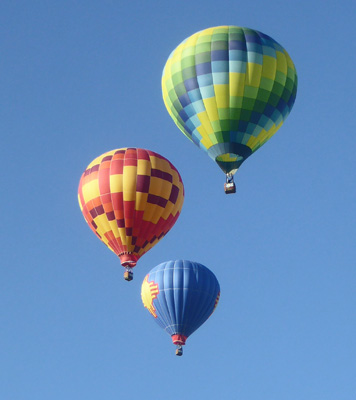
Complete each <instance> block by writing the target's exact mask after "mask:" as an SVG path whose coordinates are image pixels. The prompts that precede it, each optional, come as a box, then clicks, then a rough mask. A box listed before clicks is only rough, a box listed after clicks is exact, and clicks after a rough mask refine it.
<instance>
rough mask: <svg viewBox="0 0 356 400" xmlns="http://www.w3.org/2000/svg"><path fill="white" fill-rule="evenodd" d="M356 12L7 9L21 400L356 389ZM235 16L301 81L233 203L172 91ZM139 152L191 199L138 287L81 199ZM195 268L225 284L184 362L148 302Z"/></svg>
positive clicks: (215, 7)
mask: <svg viewBox="0 0 356 400" xmlns="http://www.w3.org/2000/svg"><path fill="white" fill-rule="evenodd" d="M355 14H356V6H355V5H354V2H353V1H351V0H350V1H345V0H341V1H326V2H325V1H317V0H310V1H306V0H303V1H287V0H285V1H282V0H271V1H268V2H267V1H262V0H257V1H236V0H234V1H225V0H222V1H211V0H205V1H202V0H199V1H194V0H180V1H175V2H173V1H163V0H162V1H153V0H152V1H143V0H140V1H138V0H128V1H84V0H82V1H16V0H11V1H10V0H3V1H2V2H1V5H0V50H1V51H0V54H1V55H0V80H1V90H0V102H1V108H0V127H1V146H0V152H1V161H2V173H1V186H0V187H1V189H2V196H1V200H0V201H1V210H2V213H1V225H2V229H1V236H2V239H1V264H0V265H1V279H0V398H1V399H3V400H57V399H58V400H63V399H66V400H72V399H73V400H78V399H86V400H97V399H100V400H101V399H105V400H111V399H115V400H116V399H127V400H136V399H137V400H138V399H148V400H151V399H152V400H153V399H154V400H163V399H164V400H166V399H169V400H175V399H181V398H184V399H185V400H192V399H207V400H210V399H215V398H219V399H243V400H262V399H266V400H286V399H288V400H304V399H307V400H319V399H320V400H354V399H355V398H356V379H355V376H356V314H355V305H356V293H355V287H356V262H355V258H356V257H355V256H356V212H355V204H356V172H355V171H356V168H355V166H356V162H355V150H356V136H355V126H356V117H355V109H356V101H355V88H356V79H355V76H356V75H355V51H356V48H355V35H356V29H355ZM216 25H238V26H244V27H250V28H254V29H257V30H260V31H262V32H264V33H266V34H268V35H270V36H272V37H273V38H274V39H275V40H277V41H278V42H280V43H281V44H282V45H283V46H284V47H285V48H286V49H287V51H288V52H289V54H290V55H291V57H292V59H293V61H294V63H295V65H296V68H297V71H298V76H299V87H298V94H297V99H296V103H295V106H294V109H293V110H292V112H291V114H290V116H289V117H288V119H287V121H286V122H285V124H284V126H283V127H282V129H281V130H280V131H279V132H277V134H276V135H275V136H274V137H273V138H272V139H271V140H270V141H269V142H268V143H267V144H266V145H265V146H264V147H263V148H261V149H260V150H258V152H256V153H255V154H254V155H253V156H252V157H251V158H250V159H249V160H248V161H246V163H245V164H244V165H243V166H242V167H241V169H240V171H239V172H238V174H237V176H236V182H237V193H236V195H231V196H226V195H225V194H224V192H223V188H222V186H223V182H224V175H223V174H222V173H221V171H220V170H219V168H218V167H217V166H216V165H215V164H214V163H213V162H212V161H211V160H210V159H209V158H208V157H207V156H206V155H205V154H203V153H202V152H201V151H199V149H198V148H197V147H195V146H194V145H193V144H192V143H190V142H189V141H188V140H187V139H186V138H185V137H184V136H183V134H182V133H181V132H180V131H179V130H178V128H177V127H176V126H175V125H174V123H173V122H172V120H171V119H170V117H169V115H168V113H167V112H166V110H165V107H164V104H163V101H162V97H161V86H160V78H161V73H162V69H163V66H164V64H165V62H166V59H167V57H168V55H169V53H170V52H171V51H172V50H173V49H174V48H175V47H176V46H177V45H178V44H179V43H180V42H181V41H182V40H183V39H184V38H186V37H187V36H189V35H191V34H193V33H195V32H196V31H198V30H201V29H204V28H207V27H210V26H216ZM127 146H133V147H143V148H148V149H150V150H153V151H156V152H158V153H160V154H162V155H164V156H165V157H167V158H168V159H170V160H171V161H172V163H173V164H174V165H175V166H176V167H177V169H178V170H179V171H180V173H181V175H182V178H183V181H184V184H185V189H186V198H185V204H184V206H183V211H182V215H181V217H180V218H179V220H178V222H177V223H176V225H175V227H174V228H173V229H172V231H171V232H170V233H169V234H168V235H167V236H166V237H165V238H164V239H163V240H162V241H161V242H160V243H159V244H158V245H157V246H156V247H155V248H154V249H152V250H151V251H150V252H149V253H147V254H146V255H144V256H143V257H142V259H141V260H140V262H139V264H138V266H137V267H136V269H135V279H134V281H132V282H130V283H127V282H125V281H123V279H122V273H123V269H122V267H121V266H120V264H119V261H118V259H117V258H116V256H115V255H114V254H113V253H112V252H110V251H109V250H108V249H107V248H106V247H105V246H104V245H103V244H102V243H100V242H99V240H98V239H97V238H96V237H95V236H94V235H93V233H92V232H91V231H90V230H89V228H88V226H87V225H86V223H85V221H84V219H83V217H82V215H81V212H80V210H79V207H78V203H77V198H76V197H77V186H78V182H79V178H80V176H81V174H82V171H83V170H84V168H85V167H86V166H87V165H88V164H89V162H91V161H92V159H94V158H95V157H96V156H98V155H100V154H102V153H104V152H105V151H108V150H111V149H115V148H119V147H127ZM179 258H185V259H190V260H194V261H198V262H200V263H202V264H205V265H206V266H207V267H208V268H210V269H211V270H213V271H214V273H215V274H216V276H217V278H218V279H219V282H220V286H221V300H220V304H219V306H218V308H217V309H216V312H215V313H214V314H213V316H212V317H211V318H210V319H209V320H208V321H207V322H206V324H205V325H203V326H202V327H201V329H199V330H198V331H197V332H195V333H194V334H193V335H192V336H191V337H190V338H189V339H188V342H187V346H186V347H185V349H184V353H185V354H184V356H183V357H181V358H178V357H175V355H174V346H173V345H172V344H171V340H170V338H169V336H168V335H167V334H165V333H164V332H163V331H161V330H160V328H159V327H158V326H157V325H156V324H155V323H154V321H153V320H152V319H151V316H150V315H149V314H148V312H147V310H145V309H144V308H143V306H142V303H141V299H140V288H141V282H142V280H143V278H144V276H145V274H146V273H147V272H148V271H149V270H150V269H151V268H153V267H154V266H156V265H157V264H159V263H161V262H163V261H167V260H171V259H179Z"/></svg>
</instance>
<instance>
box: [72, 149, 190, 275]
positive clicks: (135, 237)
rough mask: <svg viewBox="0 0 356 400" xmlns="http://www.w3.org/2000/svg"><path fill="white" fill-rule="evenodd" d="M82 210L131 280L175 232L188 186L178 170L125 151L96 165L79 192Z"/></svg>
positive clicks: (146, 153) (149, 155) (153, 156)
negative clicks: (139, 263) (139, 264)
mask: <svg viewBox="0 0 356 400" xmlns="http://www.w3.org/2000/svg"><path fill="white" fill-rule="evenodd" d="M78 200H79V206H80V209H81V210H82V213H83V215H84V218H85V220H86V221H87V223H88V225H89V226H90V228H91V229H92V231H93V232H94V233H95V234H96V235H97V236H98V237H99V239H100V240H101V241H102V242H104V243H105V244H106V245H107V246H108V247H109V249H110V250H112V251H113V252H114V253H115V254H116V255H117V256H118V257H119V258H120V261H121V264H122V266H124V267H125V269H126V271H125V273H124V278H125V279H126V280H128V281H130V280H132V277H133V274H132V268H133V267H134V266H135V265H136V262H137V261H138V259H139V258H140V257H141V256H142V255H143V254H145V253H146V252H147V251H148V250H150V249H151V248H152V247H153V246H154V245H155V244H156V243H158V242H159V241H160V240H161V239H162V238H163V237H164V236H165V235H166V234H167V233H168V231H169V230H170V229H171V228H172V227H173V225H174V224H175V222H176V220H177V219H178V217H179V215H180V212H181V210H182V206H183V201H184V186H183V182H182V179H181V176H180V175H179V172H178V171H177V169H176V168H175V167H174V166H173V165H172V163H171V162H170V161H168V160H167V159H166V158H164V157H163V156H161V155H159V154H157V153H155V152H153V151H150V150H145V149H138V148H121V149H116V150H112V151H109V152H107V153H105V154H103V155H101V156H100V157H97V158H96V159H95V160H94V161H92V162H91V163H90V164H89V165H88V167H87V169H86V170H85V171H84V173H83V175H82V177H81V179H80V182H79V189H78Z"/></svg>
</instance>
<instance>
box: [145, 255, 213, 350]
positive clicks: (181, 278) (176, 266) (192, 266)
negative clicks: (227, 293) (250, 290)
mask: <svg viewBox="0 0 356 400" xmlns="http://www.w3.org/2000/svg"><path fill="white" fill-rule="evenodd" d="M141 297H142V302H143V305H144V306H145V307H146V308H147V309H148V311H149V312H150V313H151V315H152V316H153V317H154V319H155V321H156V322H157V323H158V325H159V326H161V328H163V329H164V330H165V331H166V332H167V333H168V334H169V335H170V336H171V337H172V341H173V344H175V345H176V346H177V349H176V355H179V356H181V355H182V354H183V350H182V346H183V345H184V344H185V341H186V340H187V338H188V337H189V336H190V335H191V334H192V333H193V332H194V331H195V330H197V329H198V328H199V327H200V326H201V325H202V324H203V323H204V322H205V321H206V320H207V319H208V318H209V317H210V315H211V314H212V313H213V312H214V310H215V307H216V306H217V304H218V301H219V297H220V285H219V282H218V280H217V279H216V277H215V275H214V274H213V273H212V272H211V271H210V270H209V269H208V268H207V267H205V266H204V265H202V264H199V263H197V262H193V261H187V260H177V261H167V262H164V263H162V264H159V265H157V267H155V268H153V269H152V270H151V271H150V272H149V273H148V274H147V275H146V277H145V279H144V281H143V283H142V288H141Z"/></svg>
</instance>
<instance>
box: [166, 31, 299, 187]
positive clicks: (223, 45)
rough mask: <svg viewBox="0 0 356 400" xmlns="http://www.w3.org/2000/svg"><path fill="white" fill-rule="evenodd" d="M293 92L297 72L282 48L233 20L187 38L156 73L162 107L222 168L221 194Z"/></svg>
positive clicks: (273, 127) (277, 122) (280, 118)
mask: <svg viewBox="0 0 356 400" xmlns="http://www.w3.org/2000/svg"><path fill="white" fill-rule="evenodd" d="M296 92H297V73H296V69H295V67H294V64H293V61H292V60H291V58H290V57H289V55H288V53H287V52H286V50H285V49H284V48H283V47H282V46H281V45H280V44H278V43H277V42H276V41H275V40H273V39H272V38H271V37H269V36H267V35H265V34H263V33H261V32H258V31H256V30H252V29H248V28H240V27H237V26H218V27H214V28H209V29H205V30H202V31H200V32H197V33H195V34H194V35H192V36H190V37H188V38H187V39H186V40H184V41H183V42H182V43H181V44H180V45H179V46H178V47H177V48H176V49H175V50H174V51H173V52H172V53H171V55H170V56H169V58H168V60H167V62H166V65H165V67H164V70H163V75H162V95H163V100H164V104H165V106H166V108H167V110H168V113H169V114H170V116H171V117H172V119H173V121H174V122H175V123H176V125H177V126H178V128H179V129H180V130H181V131H182V132H183V133H184V135H185V136H186V137H187V138H188V139H190V140H191V141H192V142H194V143H195V144H196V145H197V146H198V147H199V148H200V149H202V150H204V151H205V152H207V153H208V155H209V157H210V158H212V159H213V160H214V161H215V162H216V163H217V164H218V166H219V167H220V168H221V169H222V170H223V172H224V173H225V174H226V183H225V192H226V193H235V191H236V189H235V184H234V179H233V175H234V174H235V172H236V171H237V169H238V168H239V167H240V165H241V164H242V163H243V162H244V161H245V160H246V159H247V158H248V157H249V156H250V155H251V154H253V153H254V152H255V151H256V150H257V149H259V148H260V147H261V146H262V145H263V144H264V143H266V142H267V140H269V139H270V138H271V136H273V135H274V134H275V133H276V131H277V130H278V129H279V128H280V127H281V126H282V124H283V122H284V120H285V119H286V118H287V116H288V115H289V113H290V111H291V110H292V107H293V104H294V101H295V97H296Z"/></svg>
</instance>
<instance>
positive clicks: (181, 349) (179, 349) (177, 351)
mask: <svg viewBox="0 0 356 400" xmlns="http://www.w3.org/2000/svg"><path fill="white" fill-rule="evenodd" d="M182 355H183V347H182V346H181V345H178V346H177V348H176V356H179V357H180V356H182Z"/></svg>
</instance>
